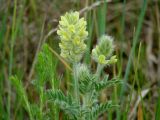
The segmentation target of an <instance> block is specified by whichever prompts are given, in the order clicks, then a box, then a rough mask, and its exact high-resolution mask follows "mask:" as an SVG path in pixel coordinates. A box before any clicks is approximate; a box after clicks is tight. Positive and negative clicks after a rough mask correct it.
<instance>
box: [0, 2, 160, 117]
mask: <svg viewBox="0 0 160 120" xmlns="http://www.w3.org/2000/svg"><path fill="white" fill-rule="evenodd" d="M75 10H76V11H79V12H80V14H81V16H84V17H85V19H86V20H87V30H88V31H89V36H88V40H87V48H88V51H87V52H86V54H85V57H84V59H83V61H85V63H86V64H88V65H91V66H92V68H93V71H94V68H95V63H94V62H93V61H91V60H90V56H89V53H90V52H91V51H90V50H91V48H93V47H94V45H95V44H96V42H97V41H98V38H99V37H100V36H101V35H103V34H104V33H107V34H109V35H111V36H114V44H115V54H116V55H117V56H118V63H117V64H116V65H115V66H113V67H111V66H108V67H106V69H105V70H104V72H106V73H109V74H110V77H114V76H118V77H119V78H120V79H122V80H123V81H124V84H123V85H122V86H118V87H113V88H110V89H107V91H104V92H103V93H102V96H103V97H102V100H106V99H109V100H112V101H114V102H116V103H118V104H119V105H120V108H118V109H116V110H112V111H109V112H106V114H105V115H103V119H109V120H112V119H117V120H120V119H129V120H130V119H138V120H143V119H145V120H151V119H156V120H159V119H160V1H159V0H107V2H105V1H101V0H45V1H44V0H0V119H1V120H9V119H13V120H22V119H28V116H30V114H28V111H30V112H31V113H34V114H38V112H37V106H38V104H37V103H39V100H41V99H40V98H39V93H38V92H37V91H36V88H35V85H34V84H35V82H34V80H35V79H36V76H35V70H36V69H35V66H36V61H37V58H38V53H39V51H40V50H41V48H42V45H43V44H44V43H48V44H49V45H50V49H51V52H52V53H53V56H54V57H53V67H52V71H51V74H53V77H54V78H55V79H57V80H60V79H61V82H62V83H63V84H62V86H61V88H62V89H63V90H64V91H65V89H67V86H66V85H67V81H69V80H70V71H69V69H68V67H66V65H65V64H66V63H65V62H64V61H63V60H61V59H60V58H59V56H58V54H59V53H60V52H59V47H58V43H59V38H58V36H57V34H56V30H57V25H58V21H59V19H60V16H61V15H63V14H64V13H65V12H66V11H75ZM57 53H58V54H57ZM47 65H50V64H49V63H48V64H47ZM12 75H17V77H18V79H20V80H21V81H19V82H20V83H16V82H15V81H14V80H15V79H16V78H14V79H13V78H10V77H11V76H12ZM62 76H63V77H62ZM62 78H63V79H62ZM19 84H22V86H24V87H22V86H18V85H19ZM45 87H46V89H47V88H48V87H50V85H46V86H45ZM16 89H18V90H20V91H18V92H17V90H16ZM18 94H21V95H18ZM23 100H24V101H23ZM30 104H32V105H30ZM24 106H26V108H25V107H24ZM30 106H32V107H30ZM44 106H45V105H44ZM26 109H27V112H26ZM41 112H43V110H42V111H41ZM41 112H40V113H41ZM50 115H52V114H51V113H50ZM60 116H62V115H61V114H60Z"/></svg>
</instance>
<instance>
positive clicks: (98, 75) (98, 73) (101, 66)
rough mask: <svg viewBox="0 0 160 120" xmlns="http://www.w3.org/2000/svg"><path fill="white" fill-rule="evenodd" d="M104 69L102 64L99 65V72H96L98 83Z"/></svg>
mask: <svg viewBox="0 0 160 120" xmlns="http://www.w3.org/2000/svg"><path fill="white" fill-rule="evenodd" d="M103 67H104V66H103V65H101V64H99V63H98V66H97V71H96V81H97V80H98V78H99V77H100V75H101V71H102V69H103Z"/></svg>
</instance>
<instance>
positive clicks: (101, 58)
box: [92, 35, 114, 64]
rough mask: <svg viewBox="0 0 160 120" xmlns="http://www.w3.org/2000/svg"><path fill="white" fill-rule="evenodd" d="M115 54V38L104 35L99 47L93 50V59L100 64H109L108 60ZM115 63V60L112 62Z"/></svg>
mask: <svg viewBox="0 0 160 120" xmlns="http://www.w3.org/2000/svg"><path fill="white" fill-rule="evenodd" d="M112 52H113V38H112V37H110V36H107V35H103V36H102V37H101V38H100V41H99V43H98V45H96V47H95V48H94V49H93V50H92V57H93V59H94V60H95V61H97V62H98V63H100V64H108V63H109V60H106V58H107V57H109V56H110V55H111V54H112ZM112 61H114V60H112Z"/></svg>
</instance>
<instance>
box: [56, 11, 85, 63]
mask: <svg viewBox="0 0 160 120" xmlns="http://www.w3.org/2000/svg"><path fill="white" fill-rule="evenodd" d="M86 24H87V23H86V21H85V20H84V18H79V13H78V12H70V13H66V14H65V15H64V16H62V17H61V20H60V22H59V29H58V31H57V34H58V35H59V36H60V39H61V43H59V46H60V48H61V56H62V57H64V58H65V59H66V60H68V61H69V62H72V63H75V62H79V61H80V60H81V58H82V55H83V53H84V51H85V49H86V45H85V43H84V41H85V39H86V38H87V36H88V32H87V31H86Z"/></svg>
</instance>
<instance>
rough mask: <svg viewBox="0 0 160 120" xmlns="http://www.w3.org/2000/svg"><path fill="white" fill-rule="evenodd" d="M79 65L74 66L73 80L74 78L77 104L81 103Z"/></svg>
mask: <svg viewBox="0 0 160 120" xmlns="http://www.w3.org/2000/svg"><path fill="white" fill-rule="evenodd" d="M77 72H78V71H77V64H76V63H74V64H73V78H74V96H75V98H76V101H77V103H78V104H79V103H80V97H79V83H78V76H77Z"/></svg>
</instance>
